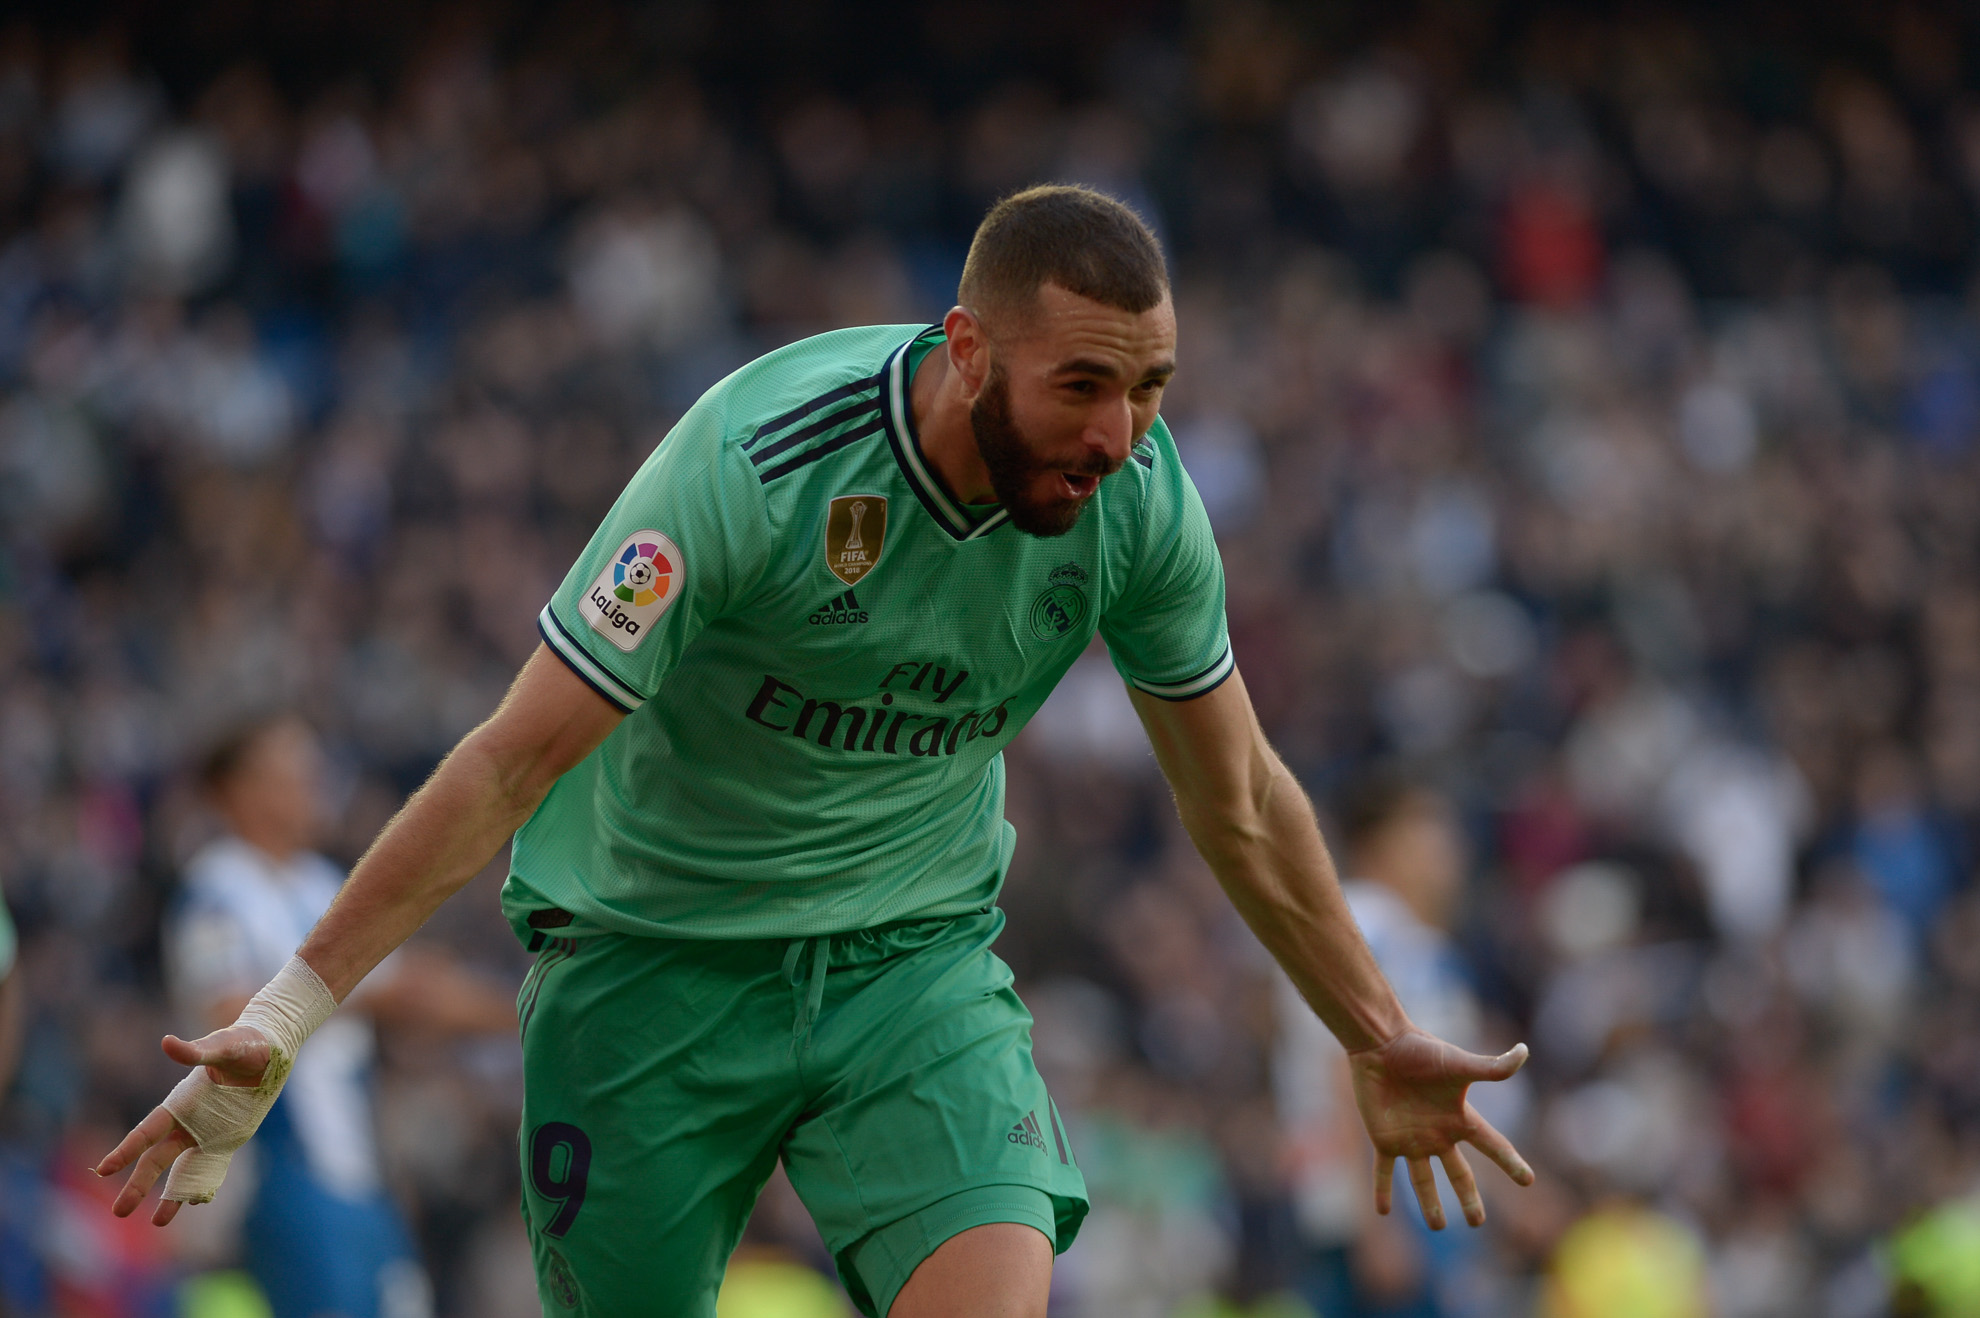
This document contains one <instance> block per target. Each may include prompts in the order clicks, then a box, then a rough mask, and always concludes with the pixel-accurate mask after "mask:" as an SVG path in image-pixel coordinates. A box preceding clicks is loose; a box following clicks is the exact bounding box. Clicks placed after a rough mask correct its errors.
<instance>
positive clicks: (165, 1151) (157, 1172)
mask: <svg viewBox="0 0 1980 1318" xmlns="http://www.w3.org/2000/svg"><path fill="white" fill-rule="evenodd" d="M167 1115H170V1114H169V1113H168V1114H167ZM191 1147H193V1141H192V1136H190V1135H188V1134H186V1133H185V1131H183V1130H181V1129H178V1128H177V1127H174V1128H173V1129H172V1130H171V1131H169V1132H168V1133H167V1134H166V1135H165V1137H164V1138H163V1139H160V1140H158V1141H157V1142H156V1143H154V1144H152V1145H151V1146H150V1147H149V1148H147V1149H146V1150H145V1151H144V1152H143V1153H142V1154H140V1155H139V1157H138V1159H137V1161H136V1162H135V1163H133V1164H132V1166H131V1174H130V1175H129V1176H127V1177H125V1178H124V1186H123V1188H122V1189H121V1190H119V1191H118V1192H117V1199H116V1202H115V1203H113V1204H112V1205H111V1206H110V1211H111V1212H113V1213H115V1214H116V1215H117V1216H118V1217H129V1216H130V1215H131V1213H132V1212H133V1211H135V1210H136V1208H137V1206H138V1205H139V1204H141V1203H143V1202H144V1197H145V1195H147V1194H149V1193H151V1187H152V1186H153V1185H154V1184H156V1183H157V1181H158V1178H159V1176H161V1175H162V1174H164V1171H165V1169H166V1168H167V1167H169V1166H171V1165H172V1160H173V1159H174V1158H176V1157H178V1156H179V1155H180V1154H181V1153H183V1152H184V1151H185V1150H187V1149H189V1148H191Z"/></svg>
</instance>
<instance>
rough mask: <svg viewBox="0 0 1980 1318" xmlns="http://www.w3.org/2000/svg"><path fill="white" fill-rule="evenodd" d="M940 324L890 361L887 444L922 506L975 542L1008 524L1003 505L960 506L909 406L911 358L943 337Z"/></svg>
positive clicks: (961, 537)
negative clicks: (932, 462)
mask: <svg viewBox="0 0 1980 1318" xmlns="http://www.w3.org/2000/svg"><path fill="white" fill-rule="evenodd" d="M941 332H942V327H941V326H940V325H930V326H929V327H928V328H927V329H925V330H923V331H921V333H919V334H917V335H915V336H914V337H913V338H911V339H909V340H908V341H907V342H906V343H903V344H902V345H901V346H900V347H898V348H896V349H894V355H893V356H891V357H889V358H888V359H887V366H886V379H887V422H888V424H887V443H888V444H889V446H891V447H892V448H893V450H894V461H896V462H898V463H899V464H900V467H901V475H903V476H905V477H906V478H907V483H908V487H909V488H910V489H912V490H913V491H914V495H915V497H916V498H917V499H920V500H921V506H922V507H924V508H926V509H927V510H928V515H929V516H930V517H933V518H934V519H935V522H936V524H937V525H938V526H940V527H941V528H942V529H943V530H944V531H947V532H948V533H949V534H950V535H951V536H953V537H954V538H955V539H957V540H976V539H980V538H981V537H983V536H986V535H989V534H990V533H991V532H992V531H994V530H996V529H997V528H998V527H1000V526H1002V525H1003V524H1004V523H1005V522H1007V521H1009V520H1010V518H1009V516H1008V515H1007V514H1006V513H1005V512H1004V509H1003V506H1002V505H1001V504H999V505H995V506H992V507H988V508H984V509H983V510H982V511H981V512H978V511H977V510H976V507H974V506H972V505H970V504H965V503H958V502H957V501H956V499H955V498H954V497H953V496H952V495H951V494H950V493H949V492H948V491H947V490H945V489H943V488H942V478H941V477H940V476H937V475H936V474H935V469H934V468H933V467H931V466H929V465H928V459H927V458H926V457H925V456H924V455H923V454H922V452H921V437H920V435H918V434H916V433H915V428H914V409H913V407H911V406H910V405H909V403H908V384H909V380H908V358H909V357H910V356H911V355H912V349H913V348H914V345H915V344H917V343H920V342H921V341H922V340H924V339H926V338H928V337H929V336H930V335H935V334H940V333H941Z"/></svg>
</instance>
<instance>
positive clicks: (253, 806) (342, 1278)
mask: <svg viewBox="0 0 1980 1318" xmlns="http://www.w3.org/2000/svg"><path fill="white" fill-rule="evenodd" d="M320 776H321V767H320V756H319V752H318V748H317V744H316V740H315V738H314V736H313V735H312V734H311V732H310V730H309V728H308V727H307V726H306V725H305V724H304V723H303V722H302V721H301V720H299V719H295V718H289V717H281V718H274V719H269V720H267V721H264V722H261V723H257V724H254V725H252V726H250V727H247V728H245V729H243V730H241V731H240V732H237V733H236V734H234V735H233V736H231V737H229V738H227V739H226V740H225V741H224V742H222V743H221V744H220V745H218V746H217V747H215V748H214V750H213V751H212V752H211V753H210V754H209V755H208V757H207V761H206V763H205V765H204V766H203V773H202V777H203V778H204V782H205V786H206V789H207V791H208V793H209V794H210V796H211V799H212V802H213V805H214V807H215V808H216V809H217V810H218V811H219V813H220V815H221V817H222V818H223V819H224V820H225V821H226V824H227V826H228V830H229V831H228V833H227V834H226V835H225V836H222V837H220V838H218V839H216V840H214V841H213V842H211V843H209V844H207V845H206V846H205V847H204V848H202V849H201V850H200V851H199V852H198V854H196V855H195V856H194V857H193V858H192V860H191V861H190V862H189V863H188V864H187V866H186V872H185V876H184V885H183V891H182V893H181V896H180V899H179V901H178V903H177V905H176V907H175V909H174V911H173V912H172V914H171V916H170V917H169V919H168V923H167V928H166V932H165V964H166V976H167V980H168V984H169V987H170V989H171V993H172V998H173V1001H174V1005H175V1007H176V1009H177V1010H178V1012H179V1013H180V1014H181V1015H182V1016H183V1017H184V1018H185V1024H186V1025H187V1026H189V1027H196V1029H197V1031H198V1032H200V1033H204V1032H206V1031H208V1030H212V1029H215V1028H218V1027H219V1026H221V1025H225V1024H228V1023H231V1022H232V1021H233V1020H234V1019H235V1017H237V1016H238V1015H239V1014H240V1012H241V1008H242V1007H243V1006H244V1005H245V1004H246V1002H247V1000H248V998H249V997H250V996H251V995H252V994H253V993H254V991H255V990H256V989H258V988H260V987H261V986H262V985H263V984H265V983H267V982H268V980H269V978H270V977H271V976H273V975H274V974H275V973H276V972H277V971H279V970H280V969H281V968H282V966H283V964H284V963H286V962H287V961H288V959H289V958H290V957H291V956H293V955H294V954H295V950H296V948H297V947H298V946H299V945H301V943H302V941H303V938H304V937H305V936H307V934H308V933H309V931H310V929H311V927H313V926H314V925H315V924H316V921H317V920H318V918H320V917H321V916H322V914H323V912H324V911H325V910H327V909H328V908H329V906H330V902H331V899H332V898H333V897H335V896H336V894H337V889H338V888H339V887H340V886H341V885H342V884H343V881H344V874H343V871H342V870H340V869H339V868H338V867H337V866H336V865H334V864H332V863H331V862H330V861H329V860H327V859H325V858H324V857H323V856H321V855H319V854H317V853H316V852H315V851H314V850H312V848H313V846H314V845H315V843H316V840H317V832H318V826H319V821H320V805H319V803H320V800H321V792H320ZM374 1019H379V1020H388V1021H398V1022H404V1023H406V1024H409V1025H415V1026H420V1027H424V1028H426V1029H436V1030H443V1031H450V1032H483V1031H485V1032H490V1033H493V1032H502V1033H509V1032H511V1031H513V1030H514V1029H515V1005H514V1003H513V1002H512V1001H511V1000H510V998H509V997H508V996H507V995H506V994H505V993H503V992H501V991H500V990H499V989H496V988H494V987H492V986H488V985H484V984H482V983H481V982H480V981H478V980H476V979H474V978H472V977H471V976H469V975H467V974H466V973H464V972H463V971H461V970H460V969H459V968H457V967H456V966H455V965H454V963H453V962H452V961H451V960H450V959H448V958H446V957H444V956H441V955H439V954H437V953H434V952H431V951H426V950H422V949H420V948H418V947H406V948H403V949H401V950H400V951H398V952H396V953H394V954H393V955H392V956H390V957H388V958H387V959H386V960H385V961H384V962H383V963H382V964H381V965H380V966H379V967H378V969H377V970H375V971H373V972H372V973H371V975H370V976H369V977H368V978H367V979H366V980H365V982H364V983H363V984H362V985H361V986H360V987H359V988H358V990H357V991H356V992H354V993H353V994H352V995H351V997H350V999H349V1001H348V1002H346V1003H345V1004H344V1007H343V1009H342V1010H340V1011H338V1012H337V1013H336V1014H335V1015H334V1016H332V1017H331V1018H330V1019H329V1020H328V1021H326V1022H325V1023H324V1025H323V1027H322V1028H321V1029H319V1030H318V1031H317V1032H316V1035H315V1045H314V1046H313V1047H311V1048H310V1050H309V1052H308V1053H306V1054H304V1055H302V1056H300V1057H299V1058H298V1059H297V1061H296V1065H295V1069H294V1071H293V1072H292V1073H291V1074H290V1076H289V1081H288V1084H287V1086H286V1087H285V1088H284V1089H283V1091H282V1095H281V1097H280V1099H278V1100H277V1101H276V1104H275V1106H274V1108H273V1109H272V1110H271V1111H270V1113H269V1115H268V1119H267V1120H266V1121H265V1122H264V1123H263V1124H262V1127H261V1129H260V1131H259V1132H258V1133H257V1135H256V1136H255V1138H254V1141H253V1143H252V1145H251V1146H250V1147H251V1148H253V1149H254V1150H255V1166H256V1170H257V1172H258V1178H259V1185H258V1188H257V1192H256V1193H255V1195H254V1197H253V1202H252V1203H251V1204H250V1205H249V1206H248V1209H247V1216H246V1220H245V1222H244V1224H243V1230H242V1244H243V1247H244V1254H245V1262H246V1264H247V1266H248V1269H249V1271H250V1272H252V1273H253V1274H254V1276H255V1278H256V1280H257V1281H259V1282H260V1283H261V1286H262V1289H263V1290H264V1291H266V1292H267V1294H268V1300H269V1304H270V1307H271V1308H272V1309H273V1311H274V1315H275V1318H426V1315H429V1314H430V1313H431V1312H432V1297H431V1287H430V1285H429V1284H428V1281H427V1278H426V1274H425V1271H424V1270H423V1269H422V1268H421V1266H420V1264H419V1260H418V1255H417V1252H416V1251H415V1249H414V1247H413V1243H412V1239H411V1236H410V1234H409V1233H408V1232H407V1230H406V1225H405V1222H404V1221H403V1220H402V1218H401V1216H400V1214H399V1211H398V1208H397V1207H396V1205H394V1203H393V1202H392V1199H391V1197H390V1196H389V1194H387V1192H386V1189H385V1186H384V1184H383V1180H382V1178H381V1176H380V1170H379V1158H378V1142H377V1138H376V1135H375V1132H374V1130H373V1126H372V1111H371V1087H370V1072H371V1062H372V1053H373V1050H374V1038H373V1033H372V1021H373V1020H374Z"/></svg>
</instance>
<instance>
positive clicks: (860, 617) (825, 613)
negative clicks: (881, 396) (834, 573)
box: [805, 590, 866, 627]
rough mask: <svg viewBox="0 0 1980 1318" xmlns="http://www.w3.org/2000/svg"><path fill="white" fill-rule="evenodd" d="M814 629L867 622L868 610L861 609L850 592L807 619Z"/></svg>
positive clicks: (831, 601)
mask: <svg viewBox="0 0 1980 1318" xmlns="http://www.w3.org/2000/svg"><path fill="white" fill-rule="evenodd" d="M805 621H806V622H809V623H810V624H811V625H812V626H814V627H840V626H844V625H845V624H847V623H852V622H865V621H866V610H865V609H862V608H860V607H859V601H858V600H857V599H856V598H854V596H853V593H852V592H851V591H850V590H849V591H847V592H846V593H845V594H843V595H835V596H833V597H832V598H831V599H829V600H827V601H826V602H825V604H824V606H823V607H822V608H820V609H818V610H817V611H816V612H814V613H813V614H812V615H811V616H810V617H809V618H807V619H805Z"/></svg>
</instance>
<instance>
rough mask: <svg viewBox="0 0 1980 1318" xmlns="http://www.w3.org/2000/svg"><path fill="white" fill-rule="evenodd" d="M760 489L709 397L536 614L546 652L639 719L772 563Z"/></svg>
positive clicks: (665, 443) (659, 451)
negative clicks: (707, 631)
mask: <svg viewBox="0 0 1980 1318" xmlns="http://www.w3.org/2000/svg"><path fill="white" fill-rule="evenodd" d="M766 524H767V516H766V513H765V505H764V500H763V489H762V485H761V483H760V482H759V481H758V480H757V479H756V475H755V472H754V471H753V470H752V469H751V468H750V466H749V463H748V461H747V460H746V459H745V458H744V457H743V456H742V454H741V453H740V452H739V451H738V450H737V448H736V446H735V445H733V444H731V443H729V442H728V441H727V437H726V434H725V427H724V425H723V423H722V419H721V415H720V413H719V411H718V410H717V408H716V407H715V406H714V405H712V404H711V403H709V402H708V401H706V400H704V401H703V402H701V403H698V404H696V405H695V406H694V407H693V408H691V409H690V410H689V411H688V414H687V415H686V416H684V417H682V418H681V420H680V423H679V424H678V425H676V426H675V427H674V428H673V430H671V431H670V432H668V434H667V437H666V438H665V439H664V440H662V441H661V443H660V446H659V447H658V448H656V449H655V450H654V451H653V453H652V455H651V456H650V457H648V458H647V460H646V462H645V463H644V464H643V465H642V466H641V467H640V469H639V472H638V473H637V474H636V475H635V476H634V477H633V478H632V481H631V482H630V483H629V484H628V485H627V486H626V488H625V490H624V492H623V493H621V494H620V495H619V499H618V502H617V503H615V504H613V505H612V510H611V511H610V512H609V513H607V514H606V515H605V520H604V522H603V523H602V524H601V525H600V526H599V528H598V530H597V531H596V532H595V533H594V534H593V535H592V537H591V543H590V544H588V545H586V546H585V550H584V552H583V553H582V554H581V555H579V556H578V560H577V562H576V563H575V564H574V565H572V567H571V570H570V574H569V575H568V576H566V577H565V578H564V583H563V585H561V586H559V587H558V588H557V593H556V594H555V595H554V596H553V597H552V598H551V600H550V603H549V604H547V605H545V606H544V609H543V612H542V613H541V614H540V615H539V616H538V618H537V626H538V629H539V630H540V631H541V632H542V633H543V639H544V640H545V641H546V642H547V643H548V644H549V646H550V648H551V649H552V650H554V651H556V653H557V655H558V657H559V658H561V659H562V660H563V661H564V662H565V663H566V664H568V665H569V666H570V667H571V669H572V670H573V671H575V672H576V673H577V675H578V676H579V677H581V678H583V679H584V680H585V681H586V682H588V683H590V685H591V686H592V688H593V689H595V690H596V691H597V692H598V694H600V695H602V696H604V697H605V698H606V699H607V700H609V701H611V702H612V703H613V704H615V705H617V706H618V707H619V708H620V709H622V710H624V711H626V712H627V713H631V712H632V711H634V710H636V709H638V708H639V707H640V706H641V705H642V704H644V703H645V702H646V701H647V700H648V699H650V698H651V697H652V696H653V695H654V694H655V693H656V692H657V691H659V689H660V683H661V681H662V680H663V679H665V677H666V676H667V674H668V673H669V672H670V671H671V670H672V669H673V668H674V666H675V665H676V664H677V663H679V662H680V658H681V655H682V653H683V652H684V651H685V650H686V649H687V647H688V645H689V644H690V643H691V642H692V641H693V640H694V638H695V637H696V636H698V635H700V634H701V631H702V629H703V628H705V627H706V626H707V625H708V624H709V623H710V622H711V621H713V620H714V619H716V618H719V617H721V616H722V615H723V614H724V613H726V612H728V611H729V610H730V609H732V608H734V607H735V606H736V605H737V604H738V603H739V602H740V601H741V600H742V599H743V598H744V597H745V596H746V594H747V592H748V590H749V589H750V587H752V586H753V585H754V584H755V583H756V581H757V579H758V578H759V577H760V576H761V575H762V572H763V567H764V564H765V562H766V560H767V556H768V544H769V537H768V534H767V532H766V529H765V528H766Z"/></svg>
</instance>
